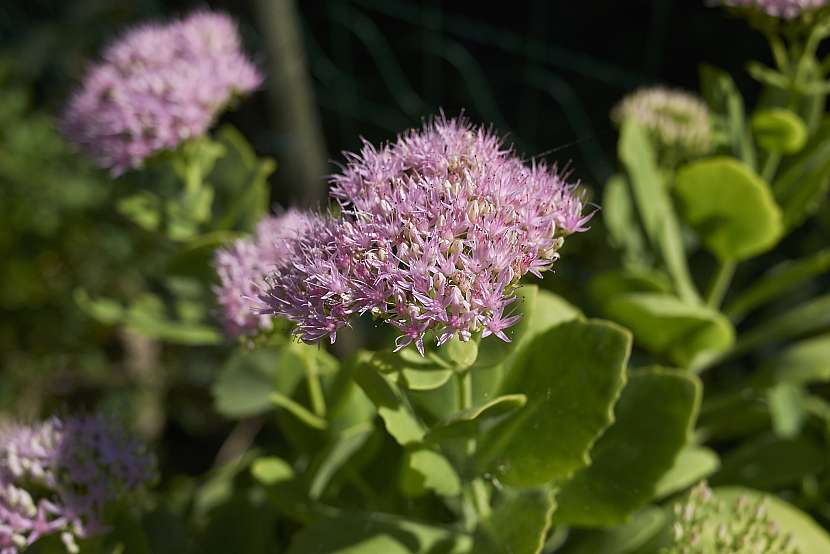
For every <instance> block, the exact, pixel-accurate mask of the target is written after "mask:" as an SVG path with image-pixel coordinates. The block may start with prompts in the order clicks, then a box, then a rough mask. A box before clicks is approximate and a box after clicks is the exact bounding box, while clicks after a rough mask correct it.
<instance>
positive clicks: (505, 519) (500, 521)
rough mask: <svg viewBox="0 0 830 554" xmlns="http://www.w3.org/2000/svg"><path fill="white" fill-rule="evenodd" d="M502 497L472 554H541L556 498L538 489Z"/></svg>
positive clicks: (554, 508)
mask: <svg viewBox="0 0 830 554" xmlns="http://www.w3.org/2000/svg"><path fill="white" fill-rule="evenodd" d="M503 496H504V497H503V498H502V499H501V500H500V502H499V503H498V504H497V505H496V508H495V509H494V510H493V512H492V513H491V514H490V515H489V516H488V517H487V518H486V519H485V520H484V521H483V522H482V523H481V526H480V528H479V534H478V536H477V537H476V542H475V546H474V549H473V552H481V553H483V554H487V553H492V554H496V553H500V552H511V553H513V554H539V553H540V552H542V549H543V547H544V545H545V537H546V535H547V532H548V530H549V529H550V526H551V516H552V515H553V513H554V512H555V510H556V501H555V499H554V496H555V494H554V493H553V492H552V491H550V490H548V489H546V488H536V489H524V490H521V491H516V492H507V493H505V494H504V495H503Z"/></svg>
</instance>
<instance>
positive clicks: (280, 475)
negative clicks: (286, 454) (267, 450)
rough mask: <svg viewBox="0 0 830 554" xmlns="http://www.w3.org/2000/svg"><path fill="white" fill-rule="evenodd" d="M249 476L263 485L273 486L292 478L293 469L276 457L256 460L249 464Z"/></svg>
mask: <svg viewBox="0 0 830 554" xmlns="http://www.w3.org/2000/svg"><path fill="white" fill-rule="evenodd" d="M251 475H253V476H254V479H256V480H257V481H259V482H260V483H262V484H263V485H266V486H267V485H275V484H277V483H280V482H282V481H288V480H290V479H293V478H294V469H293V468H292V467H291V465H289V463H288V462H286V461H285V460H283V459H282V458H278V457H276V456H267V457H262V458H257V459H256V460H254V462H253V463H252V464H251Z"/></svg>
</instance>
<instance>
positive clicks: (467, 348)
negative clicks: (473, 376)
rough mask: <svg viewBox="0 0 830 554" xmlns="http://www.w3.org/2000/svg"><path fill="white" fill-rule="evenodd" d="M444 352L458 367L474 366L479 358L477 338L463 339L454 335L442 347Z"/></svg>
mask: <svg viewBox="0 0 830 554" xmlns="http://www.w3.org/2000/svg"><path fill="white" fill-rule="evenodd" d="M442 353H444V354H445V355H446V356H447V358H448V359H449V360H450V362H452V364H453V365H454V366H455V368H456V369H466V368H468V367H470V366H472V365H473V364H474V363H475V362H476V358H478V342H477V341H475V340H467V341H461V340H459V339H458V337H454V338H453V339H452V340H450V341H449V342H448V343H447V344H445V345H444V346H443V347H442Z"/></svg>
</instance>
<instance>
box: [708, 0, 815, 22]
mask: <svg viewBox="0 0 830 554" xmlns="http://www.w3.org/2000/svg"><path fill="white" fill-rule="evenodd" d="M711 3H713V4H722V5H724V6H731V7H736V8H756V9H759V10H761V11H763V12H764V13H766V14H767V15H769V16H772V17H781V18H784V19H792V18H794V17H798V16H799V15H801V14H802V13H803V12H805V11H809V10H814V9H817V8H820V7H822V6H826V5H827V0H714V1H712V2H711Z"/></svg>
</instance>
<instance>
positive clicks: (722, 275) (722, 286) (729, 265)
mask: <svg viewBox="0 0 830 554" xmlns="http://www.w3.org/2000/svg"><path fill="white" fill-rule="evenodd" d="M736 266H737V264H736V263H735V262H734V261H733V260H725V261H723V262H721V264H720V267H719V268H718V272H717V273H716V274H715V277H714V279H713V280H712V284H711V285H710V287H709V292H708V293H707V294H706V305H707V306H710V307H712V308H719V307H720V305H721V302H723V297H724V296H726V291H727V290H728V289H729V284H730V283H731V282H732V276H733V275H734V274H735V267H736Z"/></svg>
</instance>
